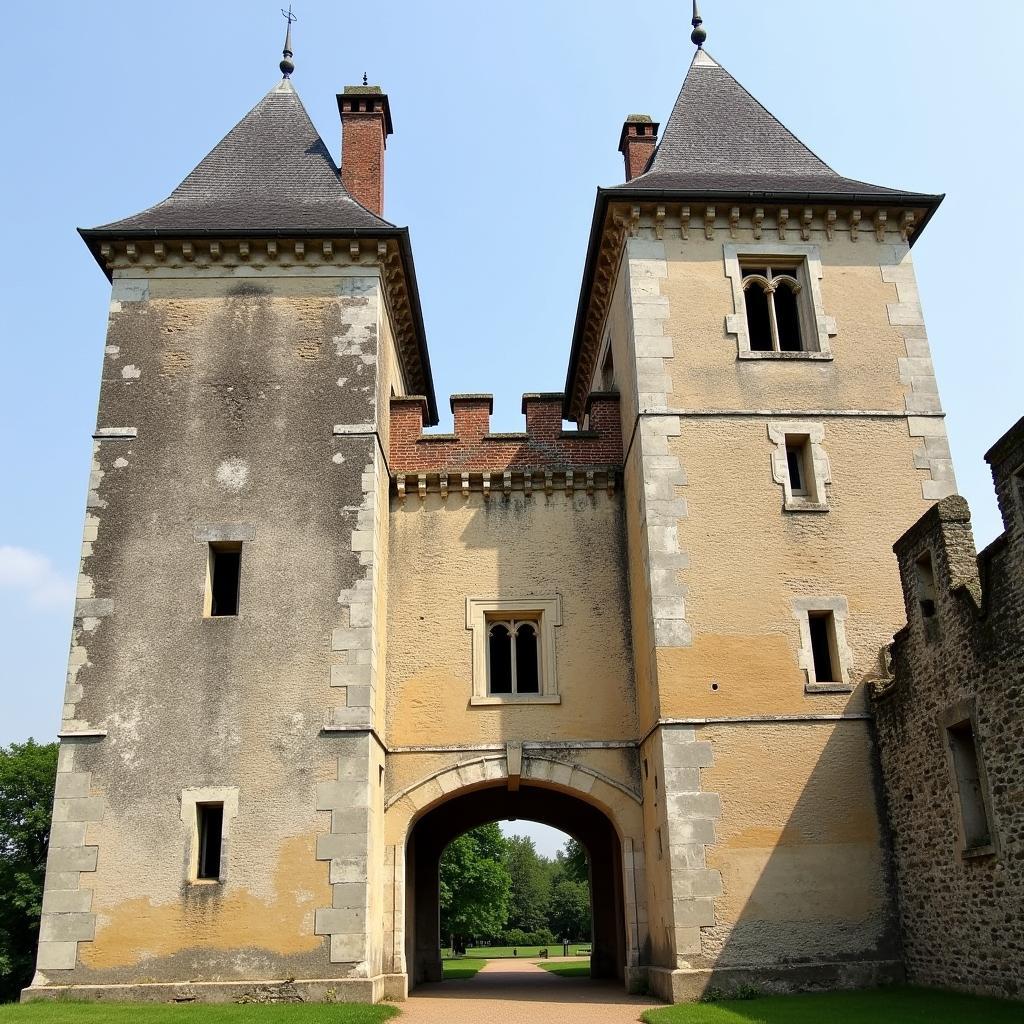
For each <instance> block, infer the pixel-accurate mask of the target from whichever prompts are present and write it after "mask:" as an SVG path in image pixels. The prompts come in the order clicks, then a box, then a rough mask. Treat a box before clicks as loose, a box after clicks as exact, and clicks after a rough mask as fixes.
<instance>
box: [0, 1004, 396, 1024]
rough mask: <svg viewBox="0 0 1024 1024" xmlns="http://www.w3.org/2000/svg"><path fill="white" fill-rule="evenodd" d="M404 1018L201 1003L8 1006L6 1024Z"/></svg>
mask: <svg viewBox="0 0 1024 1024" xmlns="http://www.w3.org/2000/svg"><path fill="white" fill-rule="evenodd" d="M397 1015H398V1010H397V1009H396V1008H395V1007H393V1006H382V1005H378V1006H367V1005H365V1004H364V1003H329V1004H328V1003H303V1004H301V1005H298V1004H291V1003H286V1004H278V1005H276V1006H237V1005H219V1004H203V1005H197V1004H195V1003H188V1004H184V1003H72V1002H60V1003H44V1002H38V1003H27V1004H25V1005H19V1004H18V1003H7V1004H4V1005H3V1006H0V1024H33V1022H35V1021H39V1022H40V1024H93V1022H95V1024H121V1022H123V1024H236V1022H237V1024H242V1022H243V1021H244V1022H245V1024H378V1022H379V1021H385V1020H390V1019H391V1018H392V1017H395V1016H397Z"/></svg>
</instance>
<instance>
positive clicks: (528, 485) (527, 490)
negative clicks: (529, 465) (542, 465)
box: [523, 469, 533, 497]
mask: <svg viewBox="0 0 1024 1024" xmlns="http://www.w3.org/2000/svg"><path fill="white" fill-rule="evenodd" d="M523 493H524V494H525V495H526V496H527V497H530V495H531V494H533V470H532V469H524V470H523Z"/></svg>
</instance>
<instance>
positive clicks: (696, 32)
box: [690, 0, 708, 50]
mask: <svg viewBox="0 0 1024 1024" xmlns="http://www.w3.org/2000/svg"><path fill="white" fill-rule="evenodd" d="M690 24H691V25H692V26H693V31H692V32H691V33H690V42H691V43H693V44H694V46H696V47H697V49H698V50H700V49H702V48H703V46H704V41H705V40H706V39H707V37H708V34H707V32H705V31H704V19H703V18H702V17H701V16H700V11H698V10H697V0H693V19H692V20H691V21H690Z"/></svg>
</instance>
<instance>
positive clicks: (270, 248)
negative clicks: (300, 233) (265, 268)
mask: <svg viewBox="0 0 1024 1024" xmlns="http://www.w3.org/2000/svg"><path fill="white" fill-rule="evenodd" d="M267 259H268V260H276V259H277V242H276V241H274V239H273V238H272V239H270V241H269V242H267Z"/></svg>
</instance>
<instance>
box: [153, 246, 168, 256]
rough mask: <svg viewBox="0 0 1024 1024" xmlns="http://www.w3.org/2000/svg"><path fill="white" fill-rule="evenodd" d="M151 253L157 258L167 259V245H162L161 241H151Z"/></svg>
mask: <svg viewBox="0 0 1024 1024" xmlns="http://www.w3.org/2000/svg"><path fill="white" fill-rule="evenodd" d="M153 255H154V256H155V257H156V258H157V259H158V260H165V259H167V246H166V245H164V243H163V242H154V243H153Z"/></svg>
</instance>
